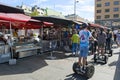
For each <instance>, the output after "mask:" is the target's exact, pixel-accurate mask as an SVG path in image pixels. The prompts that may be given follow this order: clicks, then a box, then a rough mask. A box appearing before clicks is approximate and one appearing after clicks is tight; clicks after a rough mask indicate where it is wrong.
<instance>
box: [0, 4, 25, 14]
mask: <svg viewBox="0 0 120 80" xmlns="http://www.w3.org/2000/svg"><path fill="white" fill-rule="evenodd" d="M0 12H4V13H22V14H24V11H23V10H22V9H19V8H16V7H12V6H8V5H5V4H2V3H0Z"/></svg>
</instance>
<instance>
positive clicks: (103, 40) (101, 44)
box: [97, 29, 107, 55]
mask: <svg viewBox="0 0 120 80" xmlns="http://www.w3.org/2000/svg"><path fill="white" fill-rule="evenodd" d="M106 38H107V36H106V33H105V32H104V30H103V29H100V33H98V35H97V39H98V53H100V52H101V55H104V49H105V44H106Z"/></svg>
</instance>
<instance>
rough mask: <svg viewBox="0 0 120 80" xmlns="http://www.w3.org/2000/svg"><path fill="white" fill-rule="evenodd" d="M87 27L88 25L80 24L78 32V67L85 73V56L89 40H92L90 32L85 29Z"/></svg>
mask: <svg viewBox="0 0 120 80" xmlns="http://www.w3.org/2000/svg"><path fill="white" fill-rule="evenodd" d="M88 27H89V25H88V24H86V23H83V24H82V28H83V29H82V30H81V31H80V32H79V36H80V54H79V62H78V63H79V65H80V68H81V67H82V68H81V69H82V70H83V71H85V68H86V63H87V56H88V51H89V38H92V39H94V38H93V37H92V34H91V32H90V31H89V30H88V29H87V28H88Z"/></svg>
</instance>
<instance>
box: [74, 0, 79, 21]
mask: <svg viewBox="0 0 120 80" xmlns="http://www.w3.org/2000/svg"><path fill="white" fill-rule="evenodd" d="M78 2H79V1H78V0H74V20H76V3H78Z"/></svg>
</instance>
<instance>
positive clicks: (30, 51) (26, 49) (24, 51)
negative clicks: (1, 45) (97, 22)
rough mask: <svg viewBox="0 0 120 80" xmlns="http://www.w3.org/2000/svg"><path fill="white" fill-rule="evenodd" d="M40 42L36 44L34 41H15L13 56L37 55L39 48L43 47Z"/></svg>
mask: <svg viewBox="0 0 120 80" xmlns="http://www.w3.org/2000/svg"><path fill="white" fill-rule="evenodd" d="M39 44H40V43H37V44H34V42H26V43H14V44H13V47H12V49H13V57H14V58H23V57H27V56H32V55H36V54H37V52H38V50H40V49H41V46H40V45H39Z"/></svg>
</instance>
